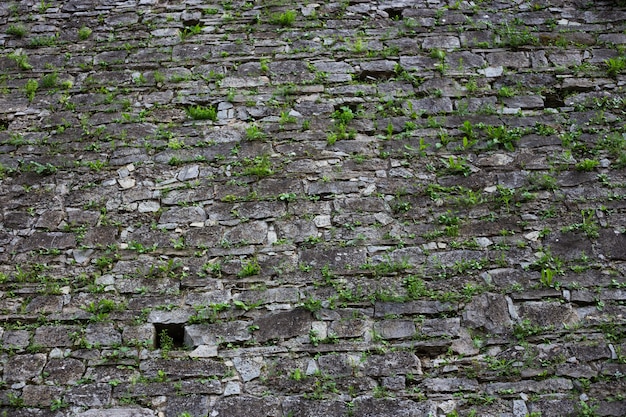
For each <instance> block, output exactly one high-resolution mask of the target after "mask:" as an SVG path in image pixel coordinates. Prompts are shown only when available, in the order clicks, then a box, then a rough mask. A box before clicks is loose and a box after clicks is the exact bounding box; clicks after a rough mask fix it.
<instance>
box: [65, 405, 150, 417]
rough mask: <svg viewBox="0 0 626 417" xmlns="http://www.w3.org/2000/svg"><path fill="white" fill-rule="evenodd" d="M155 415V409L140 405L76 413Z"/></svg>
mask: <svg viewBox="0 0 626 417" xmlns="http://www.w3.org/2000/svg"><path fill="white" fill-rule="evenodd" d="M112 416H115V417H154V416H155V413H154V411H152V410H150V409H149V408H139V407H132V408H130V407H113V408H107V409H94V410H87V411H83V412H80V413H78V414H76V417H112Z"/></svg>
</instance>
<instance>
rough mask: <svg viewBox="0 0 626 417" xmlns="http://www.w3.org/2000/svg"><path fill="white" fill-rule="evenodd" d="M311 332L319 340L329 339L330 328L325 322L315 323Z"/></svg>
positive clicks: (312, 324)
mask: <svg viewBox="0 0 626 417" xmlns="http://www.w3.org/2000/svg"><path fill="white" fill-rule="evenodd" d="M311 332H314V333H315V335H316V337H317V338H319V339H326V338H327V337H328V326H327V325H326V323H324V322H323V321H314V322H313V323H311Z"/></svg>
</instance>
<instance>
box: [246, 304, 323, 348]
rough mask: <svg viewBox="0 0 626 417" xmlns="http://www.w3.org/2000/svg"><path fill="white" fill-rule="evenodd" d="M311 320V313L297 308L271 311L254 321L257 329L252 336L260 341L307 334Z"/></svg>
mask: <svg viewBox="0 0 626 417" xmlns="http://www.w3.org/2000/svg"><path fill="white" fill-rule="evenodd" d="M311 322H312V317H311V313H310V312H308V311H307V310H304V309H301V308H297V309H294V310H292V311H286V312H280V313H273V314H269V315H266V316H263V317H261V318H259V319H257V320H256V321H255V323H254V324H255V325H257V326H258V327H259V329H258V330H257V331H256V332H254V338H255V339H256V340H257V341H258V342H260V343H263V342H266V341H268V340H271V339H288V338H291V337H296V336H300V335H305V334H308V332H309V329H310V326H311Z"/></svg>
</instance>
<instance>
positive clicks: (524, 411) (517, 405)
mask: <svg viewBox="0 0 626 417" xmlns="http://www.w3.org/2000/svg"><path fill="white" fill-rule="evenodd" d="M527 415H528V407H526V402H525V401H524V400H513V417H526V416H527Z"/></svg>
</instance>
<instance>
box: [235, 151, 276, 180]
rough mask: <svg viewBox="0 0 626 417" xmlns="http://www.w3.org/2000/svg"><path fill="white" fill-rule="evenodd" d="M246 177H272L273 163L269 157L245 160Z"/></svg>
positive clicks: (244, 172) (244, 171)
mask: <svg viewBox="0 0 626 417" xmlns="http://www.w3.org/2000/svg"><path fill="white" fill-rule="evenodd" d="M243 164H244V166H245V168H244V170H243V174H244V175H254V176H257V177H259V178H263V177H267V176H270V175H272V174H273V173H274V170H273V169H272V162H271V161H270V159H269V157H268V156H267V155H263V156H255V157H254V158H244V160H243Z"/></svg>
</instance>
